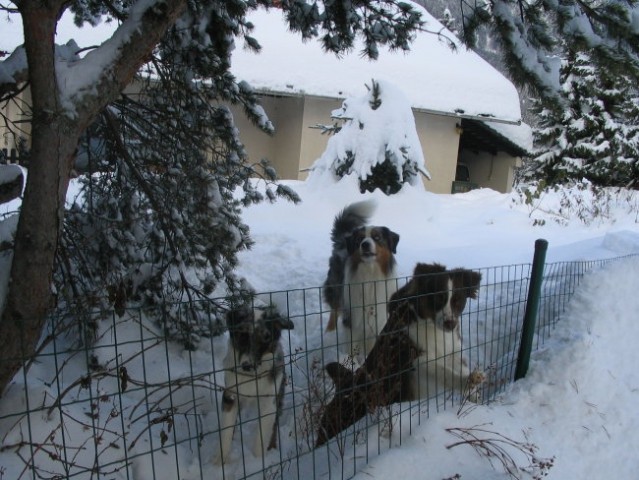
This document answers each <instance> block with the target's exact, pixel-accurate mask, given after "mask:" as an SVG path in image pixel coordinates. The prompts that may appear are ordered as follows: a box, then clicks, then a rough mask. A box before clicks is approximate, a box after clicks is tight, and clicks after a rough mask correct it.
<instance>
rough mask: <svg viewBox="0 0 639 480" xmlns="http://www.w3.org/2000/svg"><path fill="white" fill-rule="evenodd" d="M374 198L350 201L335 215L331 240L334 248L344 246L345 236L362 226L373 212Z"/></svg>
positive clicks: (374, 206) (375, 205)
mask: <svg viewBox="0 0 639 480" xmlns="http://www.w3.org/2000/svg"><path fill="white" fill-rule="evenodd" d="M376 207H377V204H376V203H375V201H374V200H362V201H361V202H355V203H351V204H350V205H349V206H348V207H346V208H344V210H342V211H341V212H339V213H338V214H337V216H336V217H335V221H334V222H333V230H332V231H331V240H332V242H333V245H334V246H335V247H336V248H338V249H339V248H344V249H345V248H346V244H345V237H346V236H347V235H348V234H349V233H351V232H352V231H353V230H355V229H356V228H358V227H363V226H364V225H366V224H367V223H368V220H369V219H370V217H371V216H372V215H373V213H374V212H375V208H376Z"/></svg>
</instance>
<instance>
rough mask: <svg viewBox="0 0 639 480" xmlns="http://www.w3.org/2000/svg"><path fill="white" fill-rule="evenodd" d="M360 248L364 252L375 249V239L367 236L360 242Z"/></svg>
mask: <svg viewBox="0 0 639 480" xmlns="http://www.w3.org/2000/svg"><path fill="white" fill-rule="evenodd" d="M360 248H361V249H362V252H363V253H371V252H372V251H373V241H372V240H371V239H370V238H366V239H364V240H363V241H362V243H360Z"/></svg>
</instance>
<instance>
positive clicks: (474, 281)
mask: <svg viewBox="0 0 639 480" xmlns="http://www.w3.org/2000/svg"><path fill="white" fill-rule="evenodd" d="M453 272H454V273H455V274H456V275H458V276H459V278H461V284H462V288H463V289H464V290H465V292H466V297H468V298H477V292H478V291H479V284H480V283H481V273H479V272H475V271H473V270H466V269H456V270H453Z"/></svg>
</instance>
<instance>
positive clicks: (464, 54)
mask: <svg viewBox="0 0 639 480" xmlns="http://www.w3.org/2000/svg"><path fill="white" fill-rule="evenodd" d="M415 8H418V9H420V10H421V11H422V18H423V19H424V20H426V22H427V23H426V26H425V31H423V32H421V33H419V34H418V35H417V37H416V38H415V40H414V42H413V43H412V44H411V50H410V51H409V52H405V53H404V52H390V51H388V49H386V48H380V52H379V59H378V60H376V61H371V60H368V59H366V58H363V57H362V56H361V55H360V50H361V48H357V47H356V48H355V49H354V50H353V51H352V52H349V53H347V54H344V55H342V56H340V57H337V56H335V55H334V54H331V53H325V52H324V51H323V50H322V47H321V45H320V43H319V42H318V41H317V40H310V41H306V42H302V40H301V36H300V35H299V34H295V33H292V32H290V31H289V30H288V28H287V26H286V23H285V20H284V19H283V17H282V13H281V11H280V10H278V9H277V8H271V9H270V10H268V11H265V10H263V9H259V10H257V11H254V12H252V13H251V14H250V16H249V17H250V18H249V20H250V21H251V22H252V23H253V24H254V25H255V30H254V32H253V36H254V37H255V38H257V40H258V41H259V43H260V44H261V45H262V50H261V52H260V53H259V54H256V53H254V52H251V51H249V50H248V49H245V48H243V46H242V45H241V41H240V40H238V41H237V46H236V49H235V51H234V52H233V57H232V67H231V70H232V72H233V74H234V75H235V76H236V77H237V78H238V80H243V81H246V82H248V83H249V84H250V85H251V86H252V87H253V88H254V89H255V90H256V91H257V92H258V93H259V96H260V99H261V102H262V105H263V107H264V109H265V111H266V113H267V114H268V116H269V118H270V119H271V121H272V122H273V124H274V125H275V129H276V131H275V134H274V135H272V136H269V135H267V134H265V133H263V132H262V131H260V130H259V129H257V128H256V127H255V126H253V125H252V124H251V123H250V122H249V121H248V120H247V119H246V117H245V115H244V114H243V113H242V112H241V111H240V110H239V109H237V110H234V117H235V121H236V125H237V127H238V129H239V131H240V137H241V139H242V141H243V142H244V143H245V145H246V148H247V151H248V154H249V157H250V159H251V160H252V161H258V160H259V159H261V158H267V159H268V160H270V161H271V163H272V164H273V165H274V166H275V168H276V170H277V172H278V174H279V176H280V177H281V178H284V179H300V180H302V179H305V178H306V176H307V172H308V169H309V168H310V167H311V165H312V164H313V162H314V161H315V160H316V159H317V158H319V157H320V155H321V154H322V152H323V151H324V149H325V148H326V142H327V140H328V138H327V136H326V135H322V133H321V131H320V130H319V129H316V128H313V127H314V126H316V125H318V124H330V123H332V121H331V118H330V113H331V111H332V110H335V109H337V108H339V107H340V106H341V104H342V102H343V100H344V99H346V98H349V97H358V96H361V95H362V93H363V92H364V88H365V84H370V82H371V80H372V79H375V80H387V81H389V82H391V83H393V84H395V85H396V86H397V87H399V88H400V89H401V90H402V91H403V93H404V94H405V95H406V96H407V97H408V99H409V101H410V102H411V104H412V108H413V112H414V116H415V123H416V127H417V132H418V136H419V139H420V143H421V145H422V149H423V152H424V156H425V159H426V166H427V168H428V170H429V171H430V173H431V174H432V180H424V181H425V186H426V188H427V189H428V190H429V191H432V192H435V193H450V192H451V191H452V190H455V191H463V190H464V189H466V188H468V187H469V185H477V186H481V187H489V188H492V189H494V190H497V191H500V192H508V191H509V190H510V188H511V186H512V183H513V177H514V170H515V168H516V167H517V166H519V165H520V162H521V157H523V156H525V155H526V154H527V152H529V151H530V150H531V149H532V133H531V130H530V128H529V127H528V126H527V125H525V124H523V123H522V122H521V110H520V103H519V94H518V92H517V90H516V89H515V87H514V85H513V84H512V83H511V82H510V81H509V80H508V79H506V78H505V77H504V76H503V75H502V74H501V73H499V72H498V71H497V70H496V69H494V68H493V67H492V66H491V65H489V64H488V63H487V62H486V61H484V60H483V59H482V58H481V57H479V56H478V55H477V54H475V53H474V52H472V51H470V50H467V49H466V48H465V47H464V46H462V45H461V43H460V42H459V40H458V39H457V38H455V37H454V35H453V34H452V33H451V32H449V31H448V30H446V29H445V28H444V27H443V26H442V25H441V24H440V23H439V22H438V21H437V20H435V19H434V18H433V17H432V16H431V15H430V14H429V13H428V12H427V11H426V10H424V9H423V8H422V7H420V6H418V5H415ZM76 33H79V34H84V35H89V36H90V35H91V33H92V32H91V29H81V30H79V31H77V32H76ZM93 43H94V44H95V43H99V41H98V42H95V41H94V42H93ZM451 43H452V44H453V45H455V46H456V49H455V50H453V49H451V48H450V45H451ZM25 95H27V96H28V92H25ZM25 98H26V96H25ZM24 101H26V100H25V99H19V100H18V103H20V105H18V103H16V104H15V105H14V107H10V108H13V110H15V111H9V112H8V113H9V118H12V119H14V117H17V118H16V119H17V120H18V121H20V120H21V119H22V118H23V117H24V114H23V113H22V105H21V103H22V102H24ZM27 103H28V101H27ZM18 107H19V108H18ZM26 111H28V109H27V110H26ZM22 125H23V126H24V127H25V128H26V130H25V132H24V133H25V134H26V136H28V124H26V123H22ZM6 130H7V129H6V128H5V129H4V130H2V126H0V136H1V138H0V141H2V145H0V148H2V149H3V150H6V152H7V156H11V155H12V152H13V153H15V152H17V151H18V147H17V143H16V141H17V137H16V136H14V135H12V134H9V133H8V132H7V131H6ZM0 153H1V152H0ZM458 172H459V174H460V175H461V177H460V178H462V179H463V180H467V181H466V182H462V183H454V182H455V179H456V175H457V173H458Z"/></svg>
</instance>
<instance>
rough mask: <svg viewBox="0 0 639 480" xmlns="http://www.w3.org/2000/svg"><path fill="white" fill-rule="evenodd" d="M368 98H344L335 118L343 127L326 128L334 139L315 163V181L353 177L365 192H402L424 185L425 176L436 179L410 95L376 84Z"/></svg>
mask: <svg viewBox="0 0 639 480" xmlns="http://www.w3.org/2000/svg"><path fill="white" fill-rule="evenodd" d="M367 88H368V92H367V93H366V95H363V96H361V97H357V98H349V99H346V100H344V103H343V104H342V108H340V109H337V110H333V112H332V113H331V117H332V118H334V119H335V120H337V121H339V122H342V124H341V125H337V124H336V125H333V126H329V127H326V126H324V127H323V128H324V130H325V131H327V132H332V133H334V135H333V136H332V137H331V138H330V139H329V141H328V144H327V146H326V150H325V151H324V153H323V154H322V155H321V156H320V158H318V159H317V160H316V161H315V163H314V164H313V167H312V171H311V175H310V178H311V179H313V178H318V177H324V176H325V175H328V176H330V177H331V178H333V179H334V180H340V179H342V178H343V177H346V176H350V175H353V176H355V177H356V178H357V179H358V182H359V188H360V191H361V192H362V193H363V192H366V191H369V192H372V191H373V190H375V189H376V188H379V189H380V190H381V191H382V192H384V193H385V194H387V195H391V194H394V193H397V192H398V191H399V190H400V189H401V188H402V186H403V184H404V183H408V184H411V185H418V184H421V178H420V174H422V175H425V176H426V177H427V178H430V173H428V170H426V167H425V166H424V154H423V153H422V148H421V144H420V143H419V138H418V136H417V130H416V128H415V118H414V116H413V111H412V109H411V106H410V102H409V101H408V99H407V98H406V96H405V95H404V94H403V93H402V92H401V91H400V90H399V89H398V88H397V87H395V86H394V85H392V84H391V83H388V82H385V81H379V82H377V81H375V80H373V81H372V82H371V86H370V87H368V85H367Z"/></svg>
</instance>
